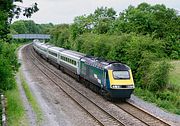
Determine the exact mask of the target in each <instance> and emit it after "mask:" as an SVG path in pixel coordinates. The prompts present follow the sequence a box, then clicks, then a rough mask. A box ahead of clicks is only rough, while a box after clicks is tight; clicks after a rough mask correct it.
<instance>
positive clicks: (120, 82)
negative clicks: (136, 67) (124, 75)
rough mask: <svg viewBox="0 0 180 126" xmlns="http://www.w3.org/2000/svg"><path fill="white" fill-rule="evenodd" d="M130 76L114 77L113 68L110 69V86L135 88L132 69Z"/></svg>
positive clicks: (114, 87)
mask: <svg viewBox="0 0 180 126" xmlns="http://www.w3.org/2000/svg"><path fill="white" fill-rule="evenodd" d="M128 72H129V76H130V77H129V78H128V79H114V77H113V70H108V75H109V81H110V88H111V89H134V87H135V86H134V80H133V76H132V72H131V70H128Z"/></svg>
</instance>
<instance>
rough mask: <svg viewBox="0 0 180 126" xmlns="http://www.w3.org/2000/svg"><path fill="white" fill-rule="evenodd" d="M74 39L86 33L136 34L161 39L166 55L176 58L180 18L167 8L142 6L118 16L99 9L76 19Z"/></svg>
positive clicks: (105, 9) (178, 46)
mask: <svg viewBox="0 0 180 126" xmlns="http://www.w3.org/2000/svg"><path fill="white" fill-rule="evenodd" d="M70 31H71V35H72V38H73V39H74V40H75V38H76V37H78V36H79V35H82V34H85V33H95V34H111V35H114V34H115V35H117V34H121V33H128V34H129V33H135V34H140V35H149V36H150V37H152V38H155V39H161V40H163V41H161V42H162V43H163V48H164V52H165V53H166V55H167V56H168V57H170V58H173V59H179V58H180V41H179V40H180V39H179V38H180V35H179V32H180V16H179V15H178V13H177V11H176V10H174V9H170V8H166V6H165V5H159V4H157V5H153V6H152V5H150V4H147V3H141V4H139V5H138V6H137V7H134V6H129V7H128V9H125V10H124V11H123V12H121V13H120V14H119V16H116V12H115V11H114V10H113V9H112V8H106V7H105V8H103V7H101V8H97V9H96V10H95V11H94V13H92V14H89V15H82V16H78V17H75V19H74V23H73V24H72V25H71V26H70Z"/></svg>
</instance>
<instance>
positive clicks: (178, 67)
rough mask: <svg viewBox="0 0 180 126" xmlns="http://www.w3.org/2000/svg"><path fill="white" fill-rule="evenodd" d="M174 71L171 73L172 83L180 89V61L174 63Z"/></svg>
mask: <svg viewBox="0 0 180 126" xmlns="http://www.w3.org/2000/svg"><path fill="white" fill-rule="evenodd" d="M171 64H172V65H173V69H172V70H171V72H170V83H171V84H174V85H176V86H178V87H180V60H179V61H172V62H171Z"/></svg>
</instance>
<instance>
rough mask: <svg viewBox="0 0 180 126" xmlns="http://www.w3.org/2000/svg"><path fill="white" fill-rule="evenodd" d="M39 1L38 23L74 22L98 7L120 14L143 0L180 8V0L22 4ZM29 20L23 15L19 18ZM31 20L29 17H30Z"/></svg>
mask: <svg viewBox="0 0 180 126" xmlns="http://www.w3.org/2000/svg"><path fill="white" fill-rule="evenodd" d="M35 2H37V3H38V7H39V9H40V10H39V11H38V12H37V13H35V14H33V16H32V17H31V18H30V19H31V20H34V21H35V22H36V23H39V24H41V23H50V22H51V23H53V24H61V23H72V22H73V19H74V17H76V16H80V15H84V14H86V15H88V14H90V13H93V12H94V10H95V9H96V8H97V7H102V6H103V7H112V8H114V9H115V11H116V12H117V13H118V14H119V12H122V11H123V10H124V9H126V8H127V7H128V6H129V5H133V6H137V5H138V4H140V3H142V2H147V3H149V4H152V5H154V4H164V5H166V6H167V7H168V8H174V9H176V10H180V0H23V4H18V5H21V6H30V5H32V4H33V3H35ZM20 19H23V20H27V19H26V18H24V17H23V16H22V17H20V18H19V19H18V20H20ZM28 20H29V19H28Z"/></svg>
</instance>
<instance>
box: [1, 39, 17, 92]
mask: <svg viewBox="0 0 180 126" xmlns="http://www.w3.org/2000/svg"><path fill="white" fill-rule="evenodd" d="M16 48H17V45H16V44H9V43H5V42H3V41H0V89H2V90H9V89H13V88H14V87H15V80H14V74H13V73H14V71H16V70H17V69H18V66H19V64H18V62H17V57H16V54H15V50H16Z"/></svg>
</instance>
